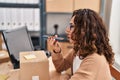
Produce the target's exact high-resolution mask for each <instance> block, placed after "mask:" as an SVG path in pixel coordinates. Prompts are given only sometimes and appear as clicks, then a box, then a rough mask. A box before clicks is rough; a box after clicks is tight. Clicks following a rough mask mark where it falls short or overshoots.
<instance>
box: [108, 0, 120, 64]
mask: <svg viewBox="0 0 120 80" xmlns="http://www.w3.org/2000/svg"><path fill="white" fill-rule="evenodd" d="M109 34H110V42H111V45H112V48H113V51H114V52H115V61H116V62H117V63H119V64H120V0H113V1H112V9H111V18H110V28H109Z"/></svg>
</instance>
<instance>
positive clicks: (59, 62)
mask: <svg viewBox="0 0 120 80" xmlns="http://www.w3.org/2000/svg"><path fill="white" fill-rule="evenodd" d="M52 61H53V63H54V66H55V68H56V71H57V72H62V71H64V70H67V69H68V68H70V67H71V66H72V63H73V50H70V51H68V53H66V56H65V57H63V56H62V53H57V54H55V53H52Z"/></svg>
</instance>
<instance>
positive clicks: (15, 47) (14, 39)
mask: <svg viewBox="0 0 120 80" xmlns="http://www.w3.org/2000/svg"><path fill="white" fill-rule="evenodd" d="M2 35H3V39H4V42H5V45H6V48H7V50H8V53H9V56H10V59H11V62H12V64H13V66H14V69H17V68H19V67H20V65H19V53H20V52H22V51H33V50H34V47H33V43H32V40H31V37H30V35H29V34H28V30H27V27H21V28H16V29H12V30H5V31H3V32H2Z"/></svg>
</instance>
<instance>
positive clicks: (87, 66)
mask: <svg viewBox="0 0 120 80" xmlns="http://www.w3.org/2000/svg"><path fill="white" fill-rule="evenodd" d="M98 68H99V63H97V60H96V59H95V58H93V57H91V56H90V57H86V58H85V59H83V61H82V63H81V65H80V67H79V69H78V70H77V71H76V72H75V74H74V75H73V76H72V77H71V78H70V79H69V80H95V76H96V74H97V72H98Z"/></svg>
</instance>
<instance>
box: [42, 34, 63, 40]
mask: <svg viewBox="0 0 120 80" xmlns="http://www.w3.org/2000/svg"><path fill="white" fill-rule="evenodd" d="M42 37H43V38H48V37H49V36H48V35H43V36H42ZM55 40H60V41H61V40H64V38H63V37H57V38H55Z"/></svg>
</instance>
